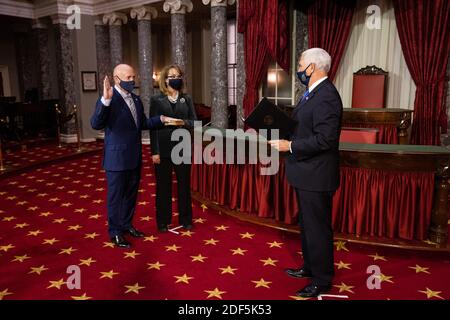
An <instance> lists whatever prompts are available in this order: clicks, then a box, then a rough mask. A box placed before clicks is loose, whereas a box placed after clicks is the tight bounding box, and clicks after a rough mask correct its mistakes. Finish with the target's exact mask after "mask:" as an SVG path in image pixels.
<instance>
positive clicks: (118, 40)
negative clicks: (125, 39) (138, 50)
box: [103, 12, 128, 68]
mask: <svg viewBox="0 0 450 320" xmlns="http://www.w3.org/2000/svg"><path fill="white" fill-rule="evenodd" d="M127 22H128V18H127V16H126V15H125V14H123V13H121V12H111V13H107V14H105V15H104V16H103V23H104V24H107V25H109V47H110V50H111V67H112V68H114V67H115V66H117V65H118V64H120V63H122V62H123V52H122V25H123V24H126V23H127Z"/></svg>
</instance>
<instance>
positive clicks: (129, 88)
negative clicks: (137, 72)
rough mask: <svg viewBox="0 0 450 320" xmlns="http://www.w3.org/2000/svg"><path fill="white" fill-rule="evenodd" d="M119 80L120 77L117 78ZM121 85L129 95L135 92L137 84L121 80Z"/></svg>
mask: <svg viewBox="0 0 450 320" xmlns="http://www.w3.org/2000/svg"><path fill="white" fill-rule="evenodd" d="M117 78H118V79H119V80H120V78H119V77H117ZM119 85H120V87H121V88H122V89H123V90H125V91H128V92H129V93H131V92H133V90H134V85H135V82H134V81H133V80H132V81H123V80H120V83H119Z"/></svg>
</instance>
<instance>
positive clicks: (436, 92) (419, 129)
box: [394, 0, 450, 145]
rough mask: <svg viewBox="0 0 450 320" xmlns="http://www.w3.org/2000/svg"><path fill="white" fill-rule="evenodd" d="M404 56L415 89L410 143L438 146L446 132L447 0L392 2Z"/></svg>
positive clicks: (449, 25)
mask: <svg viewBox="0 0 450 320" xmlns="http://www.w3.org/2000/svg"><path fill="white" fill-rule="evenodd" d="M394 11H395V21H396V23H397V29H398V35H399V37H400V42H401V45H402V50H403V55H404V56H405V61H406V63H407V65H408V69H409V72H410V73H411V77H412V78H413V80H414V82H415V84H416V86H417V89H416V98H415V101H414V122H413V126H412V133H411V143H412V144H427V145H440V141H441V138H440V130H439V129H442V130H443V132H446V131H447V113H446V110H445V94H446V79H445V73H446V70H447V68H446V66H447V61H448V55H449V52H450V32H449V30H450V1H448V0H434V1H423V0H394Z"/></svg>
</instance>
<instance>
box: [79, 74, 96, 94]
mask: <svg viewBox="0 0 450 320" xmlns="http://www.w3.org/2000/svg"><path fill="white" fill-rule="evenodd" d="M81 83H82V89H83V91H97V72H96V71H81Z"/></svg>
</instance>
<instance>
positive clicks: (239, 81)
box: [236, 0, 246, 129]
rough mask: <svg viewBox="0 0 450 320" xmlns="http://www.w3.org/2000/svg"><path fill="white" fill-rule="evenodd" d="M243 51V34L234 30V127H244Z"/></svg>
mask: <svg viewBox="0 0 450 320" xmlns="http://www.w3.org/2000/svg"><path fill="white" fill-rule="evenodd" d="M239 2H240V0H237V1H236V6H237V8H236V29H237V26H238V25H239V19H238V16H239V15H238V14H237V13H238V12H239ZM245 70H246V69H245V51H244V35H243V34H242V33H239V32H237V31H236V104H237V106H236V128H238V129H239V128H241V129H243V128H244V121H242V119H243V118H244V117H245V113H244V95H245V87H246V84H245V79H246V74H245V72H246V71H245Z"/></svg>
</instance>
